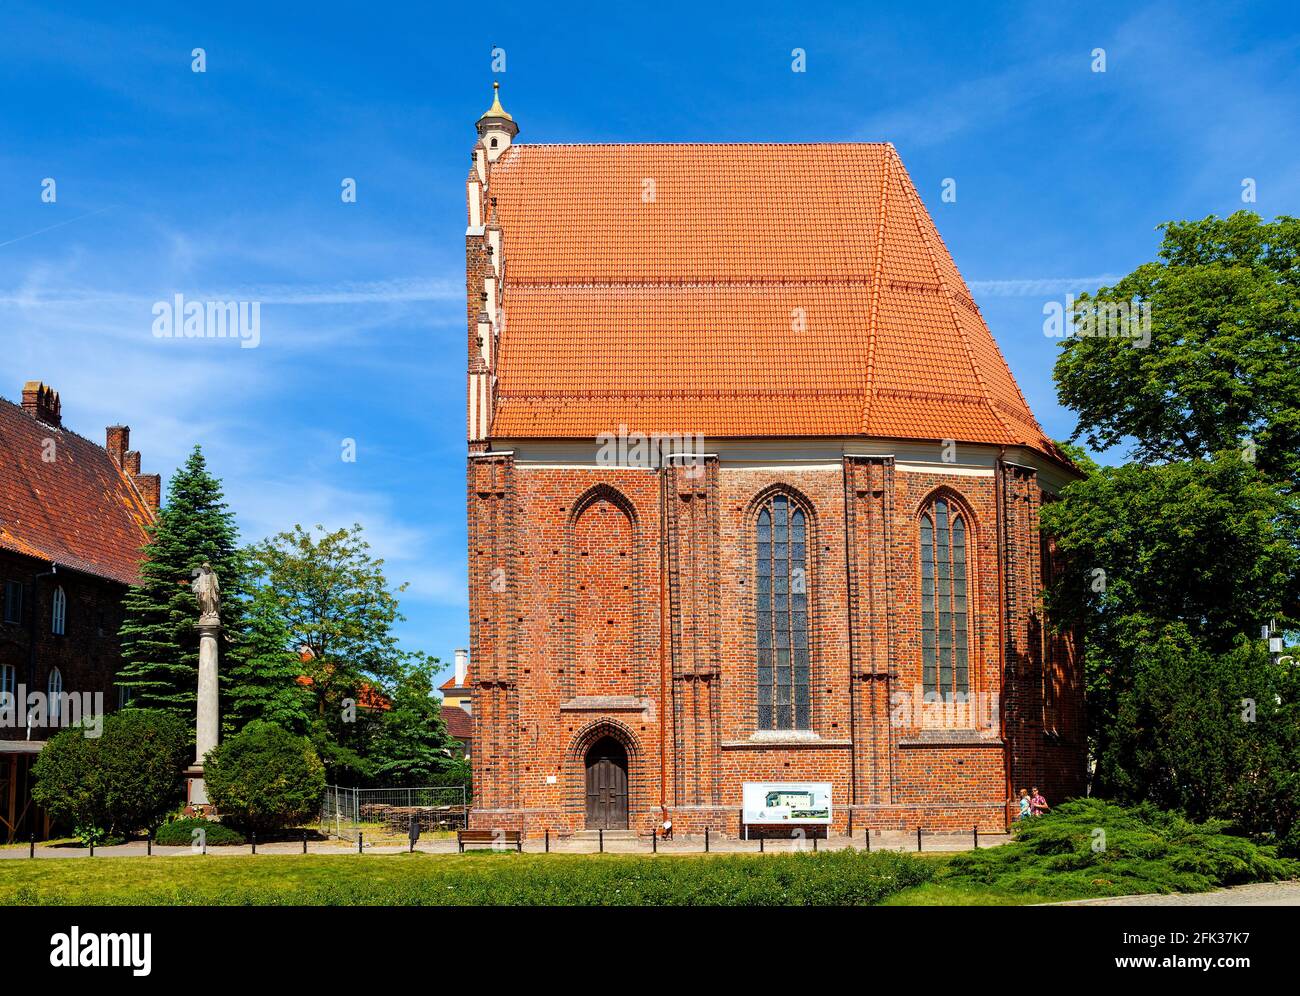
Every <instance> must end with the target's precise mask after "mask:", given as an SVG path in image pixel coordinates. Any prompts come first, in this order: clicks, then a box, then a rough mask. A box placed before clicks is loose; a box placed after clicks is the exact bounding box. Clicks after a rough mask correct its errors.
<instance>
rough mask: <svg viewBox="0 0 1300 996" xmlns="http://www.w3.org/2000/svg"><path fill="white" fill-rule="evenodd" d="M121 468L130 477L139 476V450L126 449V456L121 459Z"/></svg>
mask: <svg viewBox="0 0 1300 996" xmlns="http://www.w3.org/2000/svg"><path fill="white" fill-rule="evenodd" d="M122 469H123V470H125V471H126V472H127V473H128V474H130V475H131V476H132V477H139V476H140V451H139V450H127V451H126V458H125V459H124V460H123V461H122Z"/></svg>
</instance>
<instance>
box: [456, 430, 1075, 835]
mask: <svg viewBox="0 0 1300 996" xmlns="http://www.w3.org/2000/svg"><path fill="white" fill-rule="evenodd" d="M936 455H937V454H936ZM998 474H999V475H1000V476H995V475H994V474H993V473H990V472H983V473H966V474H956V473H937V472H936V473H921V472H915V471H912V470H908V471H903V470H900V469H899V468H898V467H896V466H895V464H894V461H893V460H892V459H891V458H888V457H881V458H845V460H844V461H843V465H842V466H820V467H813V468H797V467H790V468H788V469H772V468H767V469H745V468H743V467H738V466H729V465H726V464H723V465H719V463H718V462H717V461H716V460H714V459H710V460H709V461H707V462H706V465H705V467H704V468H703V470H702V472H701V470H700V469H698V468H695V469H689V470H688V469H686V468H680V467H678V468H670V469H667V470H664V471H662V472H659V471H650V470H641V469H630V468H614V469H606V468H595V467H582V466H574V467H557V466H537V467H532V466H528V465H523V464H517V463H516V462H515V460H514V457H513V456H511V455H509V454H500V455H496V454H485V455H482V456H478V457H474V458H471V460H470V462H469V469H468V485H469V486H468V496H467V500H468V508H469V543H470V550H469V553H470V564H471V583H470V606H471V646H472V650H471V655H472V656H471V662H472V668H471V670H472V676H473V685H474V722H475V737H474V739H475V752H474V755H473V764H474V768H475V772H474V776H475V792H476V813H475V821H476V822H477V823H478V825H480V826H500V827H522V828H524V829H526V830H528V831H529V832H530V833H534V834H538V833H541V832H542V831H543V830H544V829H545V828H550V829H551V830H553V831H555V832H559V833H565V832H572V831H575V830H578V829H582V828H583V826H584V823H585V808H584V805H585V804H584V791H585V787H584V756H583V755H584V753H585V751H586V749H587V748H588V747H590V746H591V745H592V744H594V743H595V742H596V740H598V739H599V738H600V737H602V736H607V735H608V736H613V737H615V738H616V739H618V740H619V741H620V742H622V743H623V745H624V746H625V748H626V750H627V752H628V756H629V795H630V802H629V809H630V826H632V827H633V828H635V829H639V830H642V831H645V830H648V829H649V828H650V827H652V826H653V825H655V824H656V823H657V822H658V821H659V819H660V818H661V813H662V810H661V809H660V805H661V803H662V804H663V806H664V807H666V809H667V811H668V813H669V814H670V815H671V816H672V818H673V819H674V822H675V824H676V825H677V826H678V827H679V828H681V829H683V830H698V829H702V828H703V827H705V826H709V827H712V828H713V829H715V830H719V831H723V832H727V833H736V832H738V831H739V829H740V807H741V784H742V783H743V782H745V781H828V782H831V783H832V785H833V804H834V808H835V821H836V826H837V827H838V828H840V829H844V828H846V827H847V824H848V822H849V820H850V819H852V821H853V824H854V826H855V827H856V828H862V827H864V826H872V827H911V826H915V825H917V824H918V823H923V824H924V825H925V826H926V827H927V828H934V829H939V828H944V827H947V828H967V827H970V826H971V825H972V824H976V823H978V824H979V825H980V826H981V828H982V829H985V830H995V829H998V828H1000V827H1001V826H1003V824H1004V821H1005V819H1006V818H1007V814H1008V812H1009V808H1008V801H1009V798H1010V793H1011V792H1012V791H1013V789H1018V788H1020V787H1021V785H1020V782H1024V783H1025V784H1024V787H1029V785H1030V783H1033V784H1037V785H1038V786H1039V787H1040V788H1042V789H1043V790H1044V791H1045V792H1046V793H1047V795H1048V797H1049V799H1051V800H1053V801H1056V800H1059V799H1060V798H1062V797H1064V796H1067V795H1071V794H1077V793H1078V792H1080V791H1081V790H1082V787H1083V782H1082V778H1083V766H1084V752H1083V751H1084V747H1083V724H1082V701H1081V682H1080V679H1079V661H1078V660H1077V657H1076V655H1075V653H1074V649H1073V642H1072V640H1071V639H1070V638H1069V636H1068V635H1062V636H1052V635H1051V634H1050V632H1049V628H1048V627H1047V626H1046V623H1045V621H1044V620H1043V619H1042V613H1041V605H1040V603H1039V592H1040V585H1041V571H1042V562H1043V559H1044V555H1045V554H1044V550H1043V547H1042V544H1041V543H1040V540H1039V536H1038V532H1037V508H1038V504H1039V502H1040V501H1041V492H1040V490H1039V487H1038V484H1037V482H1036V480H1035V477H1034V474H1033V472H1032V471H1031V470H1027V469H1022V468H1013V467H1010V466H1007V467H1004V468H1001V469H1000V470H999V471H998ZM775 491H780V492H782V493H785V494H787V495H789V496H790V497H791V499H792V500H793V501H795V502H797V503H798V504H799V505H800V507H802V508H804V509H805V511H806V513H807V515H808V521H809V533H808V545H807V566H808V570H809V574H808V593H809V629H810V641H809V642H810V675H811V686H810V691H811V699H812V701H811V710H810V713H811V726H812V732H813V733H814V734H815V735H816V737H815V738H807V737H799V738H795V737H782V736H781V735H779V734H772V733H767V734H763V733H760V732H759V731H758V730H757V729H756V726H757V708H756V704H755V695H756V678H755V675H756V649H755V648H756V637H755V631H756V619H755V608H754V592H753V587H754V558H755V550H754V543H755V532H754V517H755V515H756V509H757V507H758V506H759V504H760V503H761V502H762V501H763V500H764V499H765V498H766V497H768V496H770V495H771V494H772V493H774V492H775ZM936 495H942V496H943V497H944V498H945V500H947V501H948V502H949V503H950V505H951V506H952V507H953V508H954V509H959V510H960V511H961V514H962V515H963V518H964V519H965V520H966V523H967V529H968V551H969V552H968V571H969V577H970V581H969V646H970V656H969V660H970V676H971V677H970V682H971V688H972V692H973V693H976V695H975V696H974V698H975V703H974V704H973V706H972V707H971V709H970V710H969V713H970V714H969V715H968V716H967V717H966V718H964V719H962V720H957V721H954V720H953V719H951V718H949V719H948V720H944V719H943V718H942V717H936V716H934V715H933V710H930V711H929V712H927V711H926V710H925V708H924V707H922V706H921V704H920V703H917V702H916V701H915V698H914V696H915V695H916V694H917V692H918V691H919V687H920V685H921V680H922V675H921V661H920V637H919V603H920V583H919V533H918V527H917V522H918V515H919V513H920V510H921V509H922V508H923V507H926V506H927V504H928V503H929V502H931V501H933V499H934V497H935V496H936ZM1000 522H1001V524H1002V528H1003V532H1002V536H1001V542H999V523H1000ZM664 548H666V551H667V554H666V570H662V571H661V550H662V549H664ZM1049 556H1050V555H1049ZM661 578H662V584H661ZM661 604H666V605H667V606H668V612H667V616H666V617H665V618H664V620H663V622H664V625H663V627H662V641H661V610H660V606H661ZM661 645H662V651H661ZM1004 647H1005V657H1006V660H1005V670H1004V669H1003V654H1002V649H1003V648H1004ZM661 656H662V665H661ZM1004 711H1005V713H1006V723H1005V730H1004V729H1003V723H1002V718H1003V712H1004ZM981 720H984V726H986V727H987V728H982V726H981ZM1004 732H1005V737H1004V736H1003V733H1004Z"/></svg>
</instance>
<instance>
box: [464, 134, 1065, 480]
mask: <svg viewBox="0 0 1300 996" xmlns="http://www.w3.org/2000/svg"><path fill="white" fill-rule="evenodd" d="M488 193H489V196H490V197H491V198H492V199H493V208H492V210H493V212H494V221H495V223H496V224H499V226H500V228H501V233H502V234H501V242H502V247H501V266H502V279H501V292H500V298H501V309H502V314H501V319H500V328H501V335H500V341H499V349H498V354H497V362H496V370H495V372H496V374H497V377H498V380H497V385H496V391H497V394H496V398H497V401H496V411H495V416H494V420H493V423H492V427H491V435H492V436H493V437H495V438H591V437H594V436H596V435H599V434H600V433H604V432H617V431H618V429H619V426H620V425H621V424H625V425H627V427H628V429H629V430H630V431H640V432H646V433H674V432H683V433H702V434H704V435H705V436H708V437H749V436H855V435H866V436H874V437H889V438H905V439H955V440H959V441H964V442H982V443H997V444H1008V445H1011V444H1024V445H1027V446H1030V447H1032V448H1034V449H1037V450H1040V451H1042V452H1046V453H1049V454H1053V455H1055V454H1056V450H1055V447H1053V446H1052V444H1051V442H1050V441H1049V440H1048V439H1047V438H1046V437H1045V436H1044V434H1043V432H1042V429H1041V428H1040V427H1039V425H1038V423H1037V421H1036V420H1035V419H1034V416H1033V414H1032V413H1031V412H1030V410H1029V406H1028V404H1027V403H1026V402H1025V399H1024V396H1023V395H1022V394H1021V392H1020V390H1019V388H1018V387H1017V386H1016V383H1015V381H1014V379H1013V378H1012V376H1011V372H1010V370H1009V369H1008V367H1007V364H1006V361H1005V360H1004V359H1003V357H1002V354H1001V352H1000V351H999V349H998V347H997V344H996V343H995V342H994V340H993V336H992V334H991V333H990V332H989V329H988V327H987V325H986V324H985V323H984V320H983V318H982V317H981V315H980V312H979V308H978V307H977V306H976V305H975V302H974V300H973V299H972V298H971V295H970V292H969V290H968V289H967V287H966V285H965V283H964V282H963V280H962V278H961V275H960V274H959V273H958V272H957V268H956V266H955V265H954V264H953V261H952V258H951V256H950V255H949V254H948V250H947V249H946V248H945V247H944V244H943V241H942V240H941V239H940V238H939V235H938V232H937V231H936V230H935V227H934V224H933V223H932V221H931V220H930V217H929V215H928V214H927V212H926V210H925V208H924V206H923V205H922V203H921V199H920V197H919V196H918V195H917V192H916V189H915V188H914V187H913V185H912V182H911V180H910V179H909V177H908V176H907V172H906V170H905V169H904V167H903V164H902V162H901V160H900V159H899V157H898V154H897V152H896V151H895V150H894V148H893V146H892V145H888V144H814V145H759V144H739V145H706V144H685V145H527V144H523V145H513V146H511V147H510V148H509V149H508V150H507V151H506V152H505V153H504V154H503V155H502V156H501V158H500V159H499V160H498V161H497V162H496V163H495V164H494V165H493V166H492V171H491V176H490V182H489V189H488Z"/></svg>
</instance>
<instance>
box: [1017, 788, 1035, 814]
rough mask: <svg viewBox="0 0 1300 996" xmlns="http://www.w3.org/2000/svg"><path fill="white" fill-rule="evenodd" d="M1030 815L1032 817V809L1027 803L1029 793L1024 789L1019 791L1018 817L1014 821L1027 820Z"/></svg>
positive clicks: (1028, 802)
mask: <svg viewBox="0 0 1300 996" xmlns="http://www.w3.org/2000/svg"><path fill="white" fill-rule="evenodd" d="M1032 815H1033V809H1032V806H1031V803H1030V801H1029V793H1028V792H1027V791H1025V790H1024V789H1021V790H1020V815H1019V816H1017V817H1016V819H1018V820H1027V819H1029V817H1030V816H1032Z"/></svg>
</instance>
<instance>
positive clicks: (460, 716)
mask: <svg viewBox="0 0 1300 996" xmlns="http://www.w3.org/2000/svg"><path fill="white" fill-rule="evenodd" d="M442 721H443V722H444V723H446V724H447V732H448V733H450V734H451V735H452V736H453V737H455V738H456V739H457V740H460V741H462V742H464V741H465V740H466V739H468V738H470V737H473V736H474V717H473V716H471V715H470V714H469V713H467V712H466V711H465V710H464V709H462V708H461V707H460V706H443V707H442Z"/></svg>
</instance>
